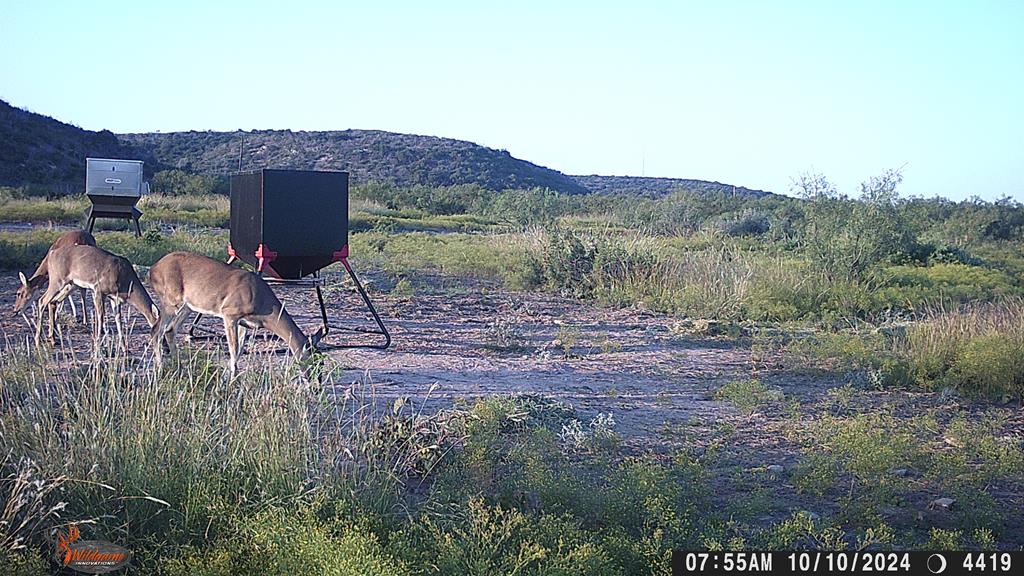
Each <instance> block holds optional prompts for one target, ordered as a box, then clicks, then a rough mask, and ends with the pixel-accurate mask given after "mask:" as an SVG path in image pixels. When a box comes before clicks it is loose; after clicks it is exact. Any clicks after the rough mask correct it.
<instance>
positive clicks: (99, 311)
mask: <svg viewBox="0 0 1024 576" xmlns="http://www.w3.org/2000/svg"><path fill="white" fill-rule="evenodd" d="M92 304H93V306H95V307H96V327H95V328H94V329H93V333H92V345H93V350H94V352H96V353H99V349H100V336H101V334H102V331H103V315H104V314H105V313H106V310H105V309H104V303H103V294H100V292H99V290H93V291H92Z"/></svg>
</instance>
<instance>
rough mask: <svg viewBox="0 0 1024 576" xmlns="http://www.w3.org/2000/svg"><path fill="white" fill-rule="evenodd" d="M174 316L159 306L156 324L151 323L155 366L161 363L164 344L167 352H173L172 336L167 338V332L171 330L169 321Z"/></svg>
mask: <svg viewBox="0 0 1024 576" xmlns="http://www.w3.org/2000/svg"><path fill="white" fill-rule="evenodd" d="M174 317H175V314H174V313H172V312H170V311H169V310H167V309H164V308H161V309H160V315H159V317H158V318H157V320H156V324H154V325H153V330H152V335H153V353H154V354H155V356H156V366H157V368H159V367H160V366H161V365H162V364H163V351H164V346H165V345H166V346H167V350H168V352H172V353H173V352H174V337H173V336H172V337H169V338H168V332H170V331H171V322H173V321H174Z"/></svg>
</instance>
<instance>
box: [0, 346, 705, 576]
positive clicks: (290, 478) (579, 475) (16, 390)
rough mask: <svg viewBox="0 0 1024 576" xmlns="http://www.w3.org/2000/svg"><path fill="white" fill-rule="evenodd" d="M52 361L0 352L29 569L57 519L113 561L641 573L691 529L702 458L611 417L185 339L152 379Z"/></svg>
mask: <svg viewBox="0 0 1024 576" xmlns="http://www.w3.org/2000/svg"><path fill="white" fill-rule="evenodd" d="M53 354H56V355H58V356H57V358H56V361H55V359H54V358H53V357H51V355H53ZM62 354H63V352H60V351H49V350H48V351H44V352H37V351H35V350H31V349H19V348H18V347H17V346H14V345H11V344H10V343H8V345H7V347H6V353H5V354H3V355H0V374H2V378H0V441H2V444H3V445H4V446H5V447H8V450H9V455H8V456H6V459H5V460H3V461H2V462H3V464H2V465H3V470H2V471H0V472H2V476H0V479H2V481H0V498H2V499H3V500H4V501H3V502H0V510H5V512H4V513H3V514H5V516H3V517H0V520H3V521H4V522H6V523H5V524H3V525H2V526H0V543H2V545H3V546H4V548H5V549H4V550H0V555H2V556H3V557H5V558H7V559H9V560H10V561H11V564H9V565H10V566H15V565H17V566H24V567H26V568H25V569H24V570H22V569H21V568H19V570H21V572H22V573H25V574H36V573H45V572H43V570H45V568H46V563H45V561H44V560H41V559H42V558H44V557H46V556H48V555H49V552H48V550H50V548H49V546H50V545H49V544H48V543H47V537H46V534H47V533H48V532H49V531H50V530H52V529H53V528H55V527H59V526H62V525H65V524H66V523H68V522H75V523H77V524H79V525H80V526H81V530H82V533H83V538H86V539H102V540H110V541H113V542H116V543H118V544H120V545H122V546H125V547H126V548H128V549H129V550H131V551H132V553H133V560H132V562H133V565H132V568H131V569H130V572H133V573H165V574H206V575H211V576H212V575H218V576H221V575H225V576H226V575H235V574H251V573H257V572H258V573H265V574H281V575H284V574H298V573H317V574H387V575H391V574H396V575H401V574H423V573H440V574H492V573H508V572H517V573H522V574H550V573H560V574H581V575H582V574H620V573H630V574H654V573H663V572H664V571H666V570H667V569H668V563H669V561H670V557H671V550H672V549H673V548H682V547H685V546H687V545H697V544H699V543H700V542H701V541H702V538H703V536H702V534H703V529H704V527H705V526H707V525H708V524H709V519H708V517H707V515H706V514H705V513H703V512H702V510H704V509H705V507H704V506H702V505H701V502H702V499H703V495H704V494H705V491H704V489H703V482H702V479H701V477H700V474H699V469H698V468H696V467H695V465H694V464H693V463H692V462H689V461H680V462H676V463H674V464H671V465H666V464H663V463H659V462H656V461H654V460H651V459H647V458H636V457H625V456H624V455H623V454H622V453H621V452H620V451H619V441H618V437H617V435H616V434H615V433H614V430H613V429H612V428H613V427H614V419H613V418H612V417H610V416H608V415H602V416H600V417H599V418H596V419H593V421H591V422H590V423H589V424H581V423H580V420H579V419H578V418H577V415H576V413H575V411H573V410H572V409H571V408H569V407H566V406H562V405H559V404H557V403H553V402H551V401H548V400H545V399H543V398H539V397H511V398H509V397H496V398H490V399H485V400H481V401H479V402H477V403H475V404H473V405H470V406H467V407H453V408H446V409H442V410H434V411H425V410H423V407H422V406H423V405H422V404H421V405H419V406H418V407H417V406H414V405H413V404H412V403H411V402H410V401H409V400H407V399H405V398H401V397H399V398H394V397H390V398H384V397H381V396H379V395H377V394H376V392H375V390H374V388H373V386H372V383H366V382H357V383H355V384H351V385H347V386H327V387H323V388H321V387H317V386H313V385H311V383H308V382H306V381H304V380H302V379H300V378H299V377H298V374H297V371H295V370H294V369H286V368H283V367H282V366H281V365H280V361H279V360H278V359H277V357H276V356H274V355H273V354H259V353H257V354H250V355H248V356H247V366H246V370H245V371H244V372H243V373H242V374H241V375H240V376H239V377H238V378H235V379H229V378H228V377H227V375H226V374H225V370H224V369H223V368H222V367H221V365H222V364H223V362H221V360H222V359H221V358H219V357H217V356H211V355H209V354H207V353H204V352H202V351H201V350H190V349H189V347H187V346H186V347H183V348H182V353H181V355H180V356H179V358H178V359H177V360H176V361H169V362H168V363H167V365H166V366H165V369H164V370H163V371H162V372H160V373H157V372H156V371H154V369H153V368H152V367H151V366H149V365H147V364H146V363H145V360H144V358H145V356H146V355H145V354H144V355H141V357H137V356H134V355H128V354H125V353H123V352H109V353H107V355H105V356H103V357H102V358H100V359H99V360H97V361H95V362H90V363H78V362H76V361H75V360H74V358H73V357H71V356H63V355H62ZM329 372H330V370H329V369H328V376H329ZM428 396H429V392H428ZM37 480H38V481H37Z"/></svg>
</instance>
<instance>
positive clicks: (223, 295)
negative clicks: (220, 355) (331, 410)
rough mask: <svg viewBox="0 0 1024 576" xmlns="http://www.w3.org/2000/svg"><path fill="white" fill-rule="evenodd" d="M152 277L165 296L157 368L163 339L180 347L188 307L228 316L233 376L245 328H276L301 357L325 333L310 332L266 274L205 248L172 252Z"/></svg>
mask: <svg viewBox="0 0 1024 576" xmlns="http://www.w3.org/2000/svg"><path fill="white" fill-rule="evenodd" d="M149 283H150V286H151V287H152V289H153V293H154V294H155V295H156V296H157V298H158V299H159V300H160V318H159V320H158V321H157V323H156V325H154V326H153V329H152V332H151V336H152V339H153V350H154V353H155V355H156V365H157V367H158V369H159V367H160V366H161V365H162V352H163V344H166V346H167V350H168V352H169V353H171V354H175V353H176V348H175V345H174V340H175V337H176V336H177V333H178V330H179V329H180V328H181V324H182V322H184V321H185V318H186V317H187V316H188V313H189V311H192V312H197V313H199V314H203V315H208V316H216V317H218V318H220V319H221V320H223V322H224V332H225V333H226V335H227V341H228V355H229V356H230V370H231V377H232V378H234V377H235V376H236V375H237V374H238V356H239V354H240V351H241V348H240V345H239V343H240V342H242V341H244V340H245V329H246V328H251V329H256V328H266V329H267V330H269V331H271V332H273V333H274V334H275V335H277V337H278V338H280V339H282V340H284V342H285V343H286V344H287V345H288V349H289V350H290V352H291V354H292V356H293V357H294V359H295V361H296V362H302V361H303V360H306V359H307V358H309V356H310V355H311V354H312V352H313V350H314V349H315V348H316V345H317V342H318V341H319V340H320V338H321V334H320V332H317V333H316V334H314V335H313V336H306V335H305V334H304V333H303V332H302V330H301V329H299V327H298V325H297V324H295V321H294V320H293V319H292V317H291V315H290V314H288V312H287V311H285V309H284V305H282V304H281V301H280V300H278V298H277V296H276V295H274V292H273V290H271V289H270V286H269V285H267V282H266V280H264V279H263V278H262V277H260V276H259V275H257V274H254V273H252V272H248V271H246V270H243V269H241V268H237V267H235V266H231V265H229V264H225V263H224V262H220V261H218V260H214V259H213V258H209V257H206V256H203V255H201V254H193V253H191V252H171V253H170V254H167V255H166V256H164V257H163V258H161V259H160V260H158V261H157V263H156V264H154V265H153V267H152V268H150V269H149ZM161 338H162V339H163V342H161Z"/></svg>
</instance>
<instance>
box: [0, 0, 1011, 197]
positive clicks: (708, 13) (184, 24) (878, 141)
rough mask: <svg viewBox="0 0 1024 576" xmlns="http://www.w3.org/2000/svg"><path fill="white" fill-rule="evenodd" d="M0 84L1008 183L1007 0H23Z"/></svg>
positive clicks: (116, 119)
mask: <svg viewBox="0 0 1024 576" xmlns="http://www.w3.org/2000/svg"><path fill="white" fill-rule="evenodd" d="M0 43H2V46H0V98H2V99H5V100H7V101H9V102H11V103H12V104H14V105H16V106H20V107H23V108H26V109H29V110H32V111H34V112H39V113H42V114H46V115H49V116H53V117H55V118H57V119H59V120H63V121H66V122H70V123H73V124H76V125H78V126H81V127H83V128H88V129H91V130H99V129H103V128H107V129H110V130H112V131H114V132H145V131H155V130H160V131H164V132H168V131H177V130H236V129H239V128H241V129H247V130H248V129H263V128H290V129H292V130H340V129H346V128H367V129H381V130H391V131H396V132H408V133H415V134H430V135H436V136H445V137H451V138H459V139H464V140H471V141H474V142H478V143H480V144H484V145H486V146H490V147H494V148H505V149H507V150H508V151H509V152H510V153H511V154H512V155H513V156H516V157H517V158H523V159H525V160H529V161H531V162H535V163H538V164H541V165H544V166H549V167H551V168H554V169H557V170H561V171H563V172H566V173H570V174H592V173H597V174H615V175H623V174H625V175H641V174H645V175H647V176H669V177H679V178H701V179H706V180H718V181H722V182H728V183H731V184H737V185H743V186H748V187H752V188H761V189H767V190H772V191H776V192H787V191H788V189H789V183H790V179H791V178H792V177H794V176H796V175H798V174H799V173H801V172H804V171H808V170H811V169H813V170H815V171H818V172H821V173H824V174H826V175H827V176H828V177H829V178H830V179H832V180H833V181H834V182H835V183H836V184H838V185H839V187H840V189H841V190H842V191H845V192H848V193H854V192H855V191H856V186H857V184H858V183H859V182H860V181H862V180H864V179H866V178H867V177H868V176H871V175H873V174H877V173H880V172H881V171H883V170H884V169H886V168H893V167H900V166H905V167H904V175H905V180H904V184H903V186H902V188H901V191H902V193H904V194H915V195H923V196H933V195H942V196H946V197H949V198H964V197H967V196H971V195H978V196H981V197H983V198H986V199H994V198H996V197H998V196H1001V195H1011V196H1014V197H1015V198H1017V199H1019V200H1022V201H1024V2H1022V1H1019V0H1010V1H1004V2H990V1H963V2H937V1H932V2H853V1H850V2H846V3H839V2H827V1H818V2H785V1H780V0H773V1H764V2H643V1H630V2H600V1H589V2H554V1H549V2H532V1H519V2H444V1H441V0H437V1H434V2H384V1H381V2H366V1H364V2H358V3H351V4H349V3H345V2H303V1H299V0H294V1H290V2H280V1H278V2H267V3H263V2H212V1H211V2H192V1H178V2H127V1H125V2H102V1H95V2H45V1H41V0H36V1H29V2H20V1H13V2H12V1H9V0H4V1H3V2H2V5H0Z"/></svg>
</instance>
